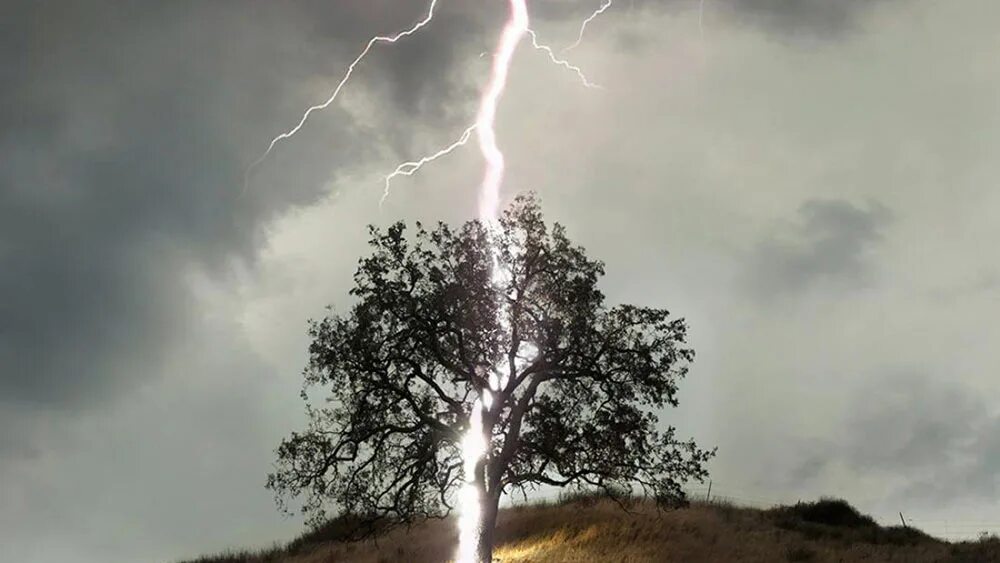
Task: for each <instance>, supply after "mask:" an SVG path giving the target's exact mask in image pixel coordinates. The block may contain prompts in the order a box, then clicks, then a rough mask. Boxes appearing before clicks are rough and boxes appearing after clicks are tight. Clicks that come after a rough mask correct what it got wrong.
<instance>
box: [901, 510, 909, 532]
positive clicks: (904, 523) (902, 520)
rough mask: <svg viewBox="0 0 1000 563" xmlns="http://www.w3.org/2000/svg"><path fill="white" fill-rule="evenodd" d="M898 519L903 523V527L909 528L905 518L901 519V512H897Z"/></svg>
mask: <svg viewBox="0 0 1000 563" xmlns="http://www.w3.org/2000/svg"><path fill="white" fill-rule="evenodd" d="M899 521H900V522H902V523H903V527H904V528H909V526H907V525H906V520H904V519H903V513H902V512H900V513H899Z"/></svg>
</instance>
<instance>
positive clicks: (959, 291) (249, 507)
mask: <svg viewBox="0 0 1000 563" xmlns="http://www.w3.org/2000/svg"><path fill="white" fill-rule="evenodd" d="M598 5H599V2H591V1H588V0H534V1H529V9H530V10H531V14H532V18H533V27H534V29H535V30H536V31H537V32H538V33H539V38H540V39H541V40H542V41H544V42H546V43H549V44H551V45H553V46H554V47H561V46H565V45H568V44H570V43H572V42H573V40H574V39H575V37H576V33H577V31H578V26H579V23H580V21H582V20H583V18H585V17H586V16H587V15H589V14H590V12H591V11H593V10H594V9H595V8H596V7H597V6H598ZM700 8H701V7H700V5H699V1H698V0H684V1H682V0H634V1H631V0H616V2H615V4H614V5H613V7H612V8H611V9H609V10H608V11H607V12H606V13H605V14H604V15H603V16H601V17H600V18H599V19H597V20H595V21H594V22H593V23H592V24H591V25H590V26H589V27H588V30H587V35H586V37H585V39H584V41H583V43H582V45H581V46H580V47H578V48H576V49H574V50H573V51H570V52H569V53H567V55H566V56H567V58H569V59H570V60H571V61H572V62H574V63H575V64H578V65H579V66H580V67H582V68H583V69H584V71H585V72H586V73H587V76H588V77H589V78H590V79H591V80H592V81H593V82H595V83H598V84H600V85H602V86H603V87H604V88H603V89H601V90H592V89H586V88H584V87H582V86H581V84H580V83H579V81H578V80H577V78H576V76H575V75H573V73H571V72H568V71H566V70H565V69H561V68H559V67H556V66H554V65H552V64H551V63H550V62H548V61H547V60H546V58H545V56H544V55H542V54H541V53H539V52H537V51H533V50H532V49H530V47H529V46H527V45H522V46H521V48H520V49H519V50H518V52H517V53H516V57H515V60H514V64H513V69H512V72H511V76H510V83H509V86H508V90H507V92H506V95H505V97H504V99H503V101H502V103H501V106H500V113H499V123H498V135H499V139H500V143H501V146H502V148H503V149H504V151H505V153H506V156H507V162H508V175H507V178H506V181H505V184H504V198H505V199H506V200H509V199H510V198H512V197H513V196H514V195H515V194H516V193H518V192H521V191H525V190H534V191H536V192H537V193H538V195H539V197H540V199H541V201H542V208H543V211H544V213H545V214H546V217H547V218H548V219H549V220H552V221H559V222H561V223H562V224H564V225H565V226H566V228H567V230H568V234H569V236H570V237H571V238H572V239H573V240H574V241H576V242H578V243H580V244H582V245H583V246H585V247H586V248H587V250H588V252H589V254H590V255H591V256H592V257H594V258H598V259H601V260H604V261H605V262H606V264H607V276H606V277H605V278H604V280H602V285H601V287H602V289H603V290H604V291H605V293H606V294H607V296H608V299H609V301H610V302H612V303H635V304H642V305H650V306H657V307H665V308H668V309H669V310H671V311H672V312H673V313H675V314H676V315H679V316H682V317H684V318H686V319H687V321H688V323H689V325H690V337H691V343H692V345H693V347H694V348H695V350H696V351H697V359H696V361H695V363H694V364H693V366H692V369H691V372H690V374H689V376H688V379H687V380H686V381H685V382H684V383H683V385H682V387H681V394H680V397H679V398H680V401H681V407H680V408H679V409H676V410H674V411H671V412H668V413H664V417H665V419H666V420H668V421H669V422H670V423H672V424H675V425H676V426H678V428H679V433H680V434H681V435H685V436H687V435H690V436H694V437H695V438H696V439H697V440H698V441H699V443H701V444H702V445H706V446H718V448H719V451H718V456H717V458H716V459H715V460H713V462H712V463H711V466H710V471H711V473H712V479H713V486H714V489H713V490H715V491H717V492H719V493H720V494H724V495H730V496H734V497H738V498H742V499H746V500H748V501H753V502H781V501H792V502H794V501H795V500H798V499H805V498H813V497H817V496H819V495H837V496H843V497H846V498H848V499H849V500H850V501H851V502H852V503H854V504H855V505H857V506H858V507H859V508H861V509H862V510H864V511H867V512H870V513H872V514H874V515H875V516H877V517H878V518H880V519H890V518H893V517H894V515H895V514H896V513H897V512H903V513H904V514H906V515H907V517H908V518H909V519H911V520H912V521H914V522H915V523H916V524H917V525H920V524H921V523H926V524H925V527H926V528H927V529H928V530H930V531H933V532H937V533H948V534H957V533H964V534H968V535H975V534H976V533H977V532H978V531H979V530H980V529H994V530H1000V512H998V511H997V509H996V506H997V505H998V502H1000V481H998V478H997V476H998V475H1000V389H998V387H997V385H996V384H995V383H994V381H995V380H996V369H997V366H998V365H1000V348H998V347H997V346H995V342H997V341H998V340H1000V328H998V325H997V323H996V322H995V319H996V317H997V316H998V313H1000V308H998V305H997V303H998V302H1000V301H998V296H1000V255H998V253H997V251H996V249H995V247H994V246H993V244H992V243H991V242H990V241H992V240H997V239H998V238H1000V222H997V221H996V220H995V210H996V209H998V208H1000V193H998V192H997V190H996V189H995V186H996V184H997V180H998V179H1000V161H997V159H996V158H995V149H996V147H997V146H998V144H1000V72H998V71H1000V59H997V57H996V56H995V54H996V53H997V51H998V49H1000V35H998V34H997V33H996V29H995V22H996V21H997V19H998V18H1000V5H997V3H995V2H992V1H990V0H964V1H962V2H940V1H934V0H879V1H877V2H870V1H869V2H865V1H862V0H851V1H843V2H828V1H825V0H742V1H737V0H705V2H704V5H703V10H702V9H700ZM425 10H426V4H425V3H424V2H421V1H416V0H406V1H404V0H334V1H329V0H327V1H323V2H321V1H312V0H310V1H305V0H297V1H291V2H281V3H276V2H266V1H263V0H260V1H240V2H237V1H220V2H196V1H193V0H184V1H177V2H166V3H148V2H130V1H126V2H118V1H116V2H111V1H101V0H91V1H90V2H78V1H67V2H37V1H30V2H29V1H20V0H15V1H13V2H4V3H3V4H2V5H0V59H2V60H0V84H2V86H0V155H2V157H0V296H2V298H0V428H2V432H0V559H2V560H5V561H7V560H10V561H26V562H40V563H48V562H57V561H59V562H61V561H66V560H72V561H81V562H84V563H87V562H107V563H116V562H144V561H150V562H152V561H175V560H178V559H180V558H183V557H189V556H194V555H198V554H203V553H206V552H210V551H217V550H221V549H224V548H227V547H253V546H263V545H267V544H269V543H270V542H272V541H275V540H281V539H286V538H290V537H292V536H293V535H294V534H295V533H297V532H298V531H299V530H301V528H302V522H301V520H300V519H296V518H288V517H285V516H282V514H281V513H279V511H278V510H276V508H275V506H274V503H273V498H272V496H271V493H270V492H268V491H266V490H265V489H264V486H263V485H264V480H265V476H266V474H267V472H268V471H269V470H270V469H271V464H272V462H273V460H274V448H275V447H276V446H277V444H278V442H279V441H280V439H281V438H282V437H283V436H285V435H287V434H288V433H289V432H291V431H292V430H295V429H297V428H299V426H300V425H301V424H302V422H303V419H304V416H303V412H302V404H301V400H300V399H299V397H298V391H299V389H300V386H301V373H302V369H303V367H304V366H305V363H306V359H307V357H306V346H307V344H308V341H307V337H306V332H305V331H306V322H307V319H310V318H318V317H322V316H323V315H324V314H325V309H324V307H326V306H327V305H331V306H332V307H333V308H334V310H336V309H337V308H338V307H340V308H341V309H342V308H343V307H344V306H345V305H346V304H347V303H349V300H348V295H347V292H348V290H349V289H350V287H351V278H352V275H353V272H354V268H355V266H356V263H357V260H358V258H359V257H360V256H362V255H363V254H364V253H365V241H366V234H365V226H366V225H367V224H371V223H373V224H387V223H389V222H392V221H395V220H398V219H405V220H407V221H413V220H417V219H420V220H425V221H436V220H445V221H449V222H453V223H458V222H462V221H465V220H468V219H471V218H473V217H474V216H475V210H476V186H477V183H478V180H479V176H480V174H481V170H482V163H481V161H480V158H479V155H478V153H477V151H476V150H475V148H474V147H473V146H469V147H465V148H463V149H461V150H459V151H457V152H455V153H454V154H452V155H451V156H450V157H449V158H447V159H444V160H441V161H438V162H435V163H433V164H432V165H430V166H428V167H426V168H425V169H424V170H423V171H422V172H421V173H420V174H418V175H416V176H414V177H412V178H403V179H400V180H399V181H397V182H395V183H394V184H393V186H392V191H391V193H390V194H389V197H388V198H387V199H386V201H385V203H384V205H383V206H382V207H381V208H380V207H379V199H380V198H381V196H382V184H381V178H382V176H383V175H384V174H385V173H387V172H389V171H391V170H392V169H393V168H395V166H396V164H397V163H398V162H400V161H402V160H409V159H412V158H414V157H419V156H420V155H422V154H425V153H427V152H429V151H433V150H435V149H436V148H438V147H440V146H442V145H445V144H447V143H448V142H450V141H451V140H452V139H454V138H456V137H457V136H458V135H459V134H460V132H461V131H462V129H464V127H465V126H466V124H468V123H469V122H471V121H472V118H473V115H474V112H475V109H476V108H475V106H476V96H477V92H478V88H479V86H480V84H481V83H482V81H483V79H484V77H485V73H486V71H487V65H488V62H489V61H488V60H487V58H486V57H481V56H480V54H481V53H483V52H484V51H487V50H489V49H490V47H491V45H492V44H493V43H494V41H495V40H496V35H497V33H498V29H499V27H498V26H499V25H500V24H501V23H502V21H503V19H504V17H505V13H504V4H503V3H502V2H493V3H487V2H474V1H472V0H440V10H439V12H438V14H437V17H436V18H435V19H434V21H433V22H432V24H431V25H429V26H428V27H427V28H425V29H424V30H422V31H421V32H420V33H419V34H417V35H415V36H413V37H410V38H408V39H406V41H405V42H401V43H400V44H398V45H396V46H393V47H392V48H388V47H382V46H380V47H377V48H376V49H374V50H373V51H372V53H371V55H370V57H369V58H367V59H366V60H365V61H364V62H363V63H362V64H361V65H359V66H358V69H357V71H356V74H355V76H354V79H353V80H352V82H350V83H349V84H348V86H347V87H346V88H345V90H344V92H343V95H342V98H341V99H340V100H339V101H338V103H336V104H334V105H333V106H331V107H330V108H329V109H328V110H326V111H324V112H321V113H318V114H315V115H314V116H313V118H312V119H311V121H310V122H309V124H308V125H307V126H306V127H305V128H303V129H302V131H301V132H300V133H299V134H298V135H296V136H295V137H294V138H292V139H290V140H288V141H286V142H283V143H281V144H279V145H278V147H277V148H276V150H275V151H274V152H273V154H271V155H270V156H269V157H268V159H267V160H266V161H264V162H263V163H262V165H261V166H259V167H258V168H256V169H255V170H254V171H253V174H252V175H251V176H250V182H249V183H248V184H247V185H246V186H244V172H245V170H246V167H247V165H248V164H250V163H251V162H253V161H254V160H255V159H256V158H257V157H258V156H260V154H261V153H262V152H263V151H264V149H265V148H266V147H267V144H268V142H269V141H270V140H271V138H272V137H273V136H274V135H276V134H278V133H280V132H281V131H284V130H287V129H288V128H290V127H291V126H293V125H294V124H295V123H296V122H298V119H299V117H300V116H301V113H302V111H303V110H304V109H305V108H306V107H308V106H310V105H312V104H314V103H317V102H321V101H323V100H325V99H326V97H327V96H328V95H329V93H330V91H331V90H332V89H333V87H334V86H335V85H336V82H337V81H339V79H340V78H341V76H342V75H343V72H344V71H345V69H346V67H347V65H348V64H349V63H350V62H351V60H352V59H353V58H354V57H355V56H356V55H357V54H358V52H359V51H360V49H361V48H363V46H364V44H365V42H366V41H367V40H368V38H369V37H370V36H372V35H375V34H384V33H392V32H395V31H399V30H402V29H404V28H406V27H409V26H410V25H411V24H412V23H413V22H414V21H416V20H417V19H419V18H420V17H421V16H422V14H423V12H424V11H425ZM949 522H950V527H948V526H949V524H948V523H949ZM942 523H944V526H942Z"/></svg>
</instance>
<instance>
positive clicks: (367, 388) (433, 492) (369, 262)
mask: <svg viewBox="0 0 1000 563" xmlns="http://www.w3.org/2000/svg"><path fill="white" fill-rule="evenodd" d="M370 232H371V240H370V246H371V254H370V255H369V256H367V257H364V258H362V259H361V260H360V263H359V266H358V269H357V272H356V274H355V276H354V281H355V286H354V288H353V289H352V290H351V295H352V296H353V297H354V300H355V301H354V303H353V305H352V307H351V308H350V310H349V311H348V312H346V313H345V314H330V315H329V316H327V317H325V318H323V319H322V320H319V321H312V322H311V323H310V329H309V335H310V337H311V339H312V343H311V345H310V347H309V364H308V367H307V369H306V370H305V386H304V389H303V397H304V398H306V394H307V392H309V391H310V390H312V389H315V388H318V389H321V390H322V393H323V394H324V395H323V399H324V401H323V402H322V404H320V405H316V404H314V403H312V402H310V401H308V400H307V406H306V408H307V414H308V416H309V421H310V422H309V425H308V428H306V429H305V430H304V431H301V432H296V433H293V434H292V435H291V436H290V437H288V438H287V439H285V440H284V441H283V442H282V443H281V445H280V446H279V448H278V450H277V455H278V462H277V467H276V470H275V472H274V473H272V474H271V475H269V477H268V487H269V488H271V489H273V490H275V491H276V493H277V495H278V498H279V501H283V500H287V499H289V498H291V497H299V496H301V497H304V503H303V510H304V512H306V513H307V514H309V515H311V516H312V517H313V518H314V519H315V520H317V521H318V520H319V519H321V518H322V517H323V509H324V507H325V506H327V505H329V504H331V503H332V504H334V505H336V506H338V507H339V508H340V509H341V510H345V511H349V512H353V513H358V514H370V515H376V516H380V517H387V518H390V519H393V520H395V521H400V522H410V521H413V520H414V519H417V518H422V517H434V516H442V515H444V514H447V513H448V512H449V511H450V510H451V509H452V508H453V507H454V503H455V493H456V492H457V489H458V487H459V486H460V485H461V484H462V483H463V479H464V478H467V476H463V475H462V472H463V470H462V459H461V454H462V451H461V441H462V437H463V435H464V434H465V432H467V431H468V428H469V422H470V411H471V409H472V408H473V403H474V401H475V400H476V399H477V398H479V397H481V396H482V395H483V394H484V392H486V393H488V394H489V396H490V398H489V399H487V400H486V401H485V404H486V405H487V406H488V408H486V409H484V410H483V414H482V417H483V432H484V439H485V440H486V443H487V444H488V445H487V451H486V455H485V457H484V459H483V461H482V463H481V464H480V465H479V466H478V467H477V474H476V476H475V484H476V486H477V488H478V489H479V490H480V491H481V496H482V498H483V499H484V501H483V502H484V506H485V508H484V511H485V512H486V514H484V516H483V526H484V529H486V528H488V529H489V530H492V526H493V523H494V521H495V516H496V505H497V502H498V499H499V498H500V496H501V494H503V493H505V492H507V493H510V492H512V491H521V492H524V491H526V490H529V489H531V488H533V487H538V486H542V485H548V486H582V487H587V488H594V489H597V490H600V491H602V492H604V493H605V494H607V495H610V496H616V495H620V494H624V493H626V492H642V493H644V494H647V495H650V496H652V497H654V498H656V499H657V500H658V501H659V502H661V503H677V502H683V500H684V494H683V491H682V489H681V486H682V485H683V483H684V482H686V481H688V480H691V479H694V480H701V479H703V478H704V477H706V476H707V472H706V469H705V464H706V462H707V461H708V460H709V459H710V458H711V457H712V455H713V454H714V452H712V451H706V450H702V449H699V448H698V446H697V445H696V444H695V443H694V441H692V440H679V439H678V438H677V436H676V432H675V429H674V428H673V427H670V426H664V425H662V424H661V423H660V422H659V420H658V417H657V413H658V412H659V411H661V410H662V409H664V408H666V407H670V406H676V405H677V404H678V403H677V390H678V387H677V385H678V382H679V381H680V380H681V379H682V378H683V377H684V376H685V374H686V373H687V370H688V364H689V363H690V362H691V361H692V360H693V358H694V352H693V351H692V350H691V349H689V348H688V347H687V346H686V343H685V338H686V333H687V325H686V323H685V322H684V320H683V319H679V318H673V317H671V316H670V314H669V313H668V312H667V311H665V310H662V309H654V308H648V307H641V306H634V305H617V306H608V305H607V304H606V303H605V296H604V294H603V293H602V292H601V291H600V289H598V281H599V279H600V278H601V276H602V275H603V274H604V265H603V263H602V262H600V261H597V260H593V259H590V258H588V257H587V255H586V254H585V252H584V250H583V249H582V248H581V247H579V246H576V245H574V244H572V243H571V242H570V240H569V239H568V238H567V236H566V233H565V230H564V228H563V227H562V226H560V225H559V224H555V225H553V226H552V227H549V226H548V225H546V223H545V222H544V220H543V217H542V214H541V210H540V207H539V205H538V203H537V201H536V200H535V198H534V197H533V196H531V195H524V196H520V197H518V198H517V199H516V200H515V201H514V202H513V203H512V204H511V205H510V206H509V207H508V208H507V209H506V210H505V211H504V213H503V215H502V217H501V218H500V220H499V224H498V225H496V226H494V227H490V226H487V225H484V224H483V223H481V222H479V221H469V222H467V223H465V224H464V225H462V226H461V227H460V228H457V229H456V228H453V227H450V226H448V225H446V224H444V223H439V224H438V225H437V226H435V227H433V228H431V229H428V228H425V227H424V226H423V225H421V224H420V223H417V224H416V228H415V231H414V232H413V233H412V236H409V237H408V236H407V234H408V233H407V227H406V226H405V225H404V224H403V223H396V224H394V225H392V226H391V227H389V228H388V229H385V230H384V231H382V230H379V229H376V228H374V227H370ZM497 272H501V273H502V275H497ZM490 390H492V391H490Z"/></svg>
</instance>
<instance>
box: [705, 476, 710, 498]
mask: <svg viewBox="0 0 1000 563" xmlns="http://www.w3.org/2000/svg"><path fill="white" fill-rule="evenodd" d="M711 500H712V480H711V479H709V480H708V493H707V494H706V495H705V502H710V501H711Z"/></svg>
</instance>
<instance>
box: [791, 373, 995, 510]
mask: <svg viewBox="0 0 1000 563" xmlns="http://www.w3.org/2000/svg"><path fill="white" fill-rule="evenodd" d="M991 404H992V402H991V401H990V400H989V398H988V397H985V396H983V395H981V394H977V393H975V392H974V391H972V390H970V389H969V388H968V387H966V386H964V385H962V384H960V383H957V382H955V380H954V378H932V377H930V376H928V375H926V374H922V373H919V372H915V373H914V372H909V373H897V374H894V375H890V376H885V377H881V378H873V379H872V380H870V381H869V382H868V383H867V384H864V385H862V386H860V387H859V388H858V389H856V390H855V392H854V393H853V395H852V397H851V402H850V405H851V406H850V409H849V410H848V411H847V412H845V413H844V414H843V419H842V421H841V425H840V426H841V428H842V429H843V430H842V432H840V433H839V434H838V436H837V437H836V438H834V439H831V440H828V441H825V442H822V443H817V442H816V441H812V442H809V443H805V442H803V443H800V444H799V447H800V450H801V454H802V457H801V458H800V461H799V463H798V465H797V466H796V467H795V469H794V470H793V471H792V472H791V473H789V479H790V481H789V483H791V484H793V485H794V486H801V485H802V484H804V483H809V482H812V481H813V480H815V479H817V478H820V476H821V474H822V472H823V471H824V470H825V469H826V468H828V467H830V466H833V465H840V466H846V467H847V468H849V469H850V470H851V471H853V472H854V473H855V474H857V475H864V476H868V477H871V476H873V475H877V474H883V475H889V476H891V478H892V489H891V490H889V491H886V492H885V495H884V496H885V498H884V500H885V501H887V502H889V503H895V504H896V505H897V506H909V507H922V508H927V507H937V506H941V505H942V504H944V503H954V502H957V501H965V500H972V501H977V502H986V503H994V502H996V501H997V500H998V499H1000V483H998V482H997V475H998V474H1000V413H998V412H997V411H996V410H995V409H994V408H991Z"/></svg>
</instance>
